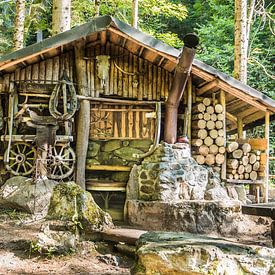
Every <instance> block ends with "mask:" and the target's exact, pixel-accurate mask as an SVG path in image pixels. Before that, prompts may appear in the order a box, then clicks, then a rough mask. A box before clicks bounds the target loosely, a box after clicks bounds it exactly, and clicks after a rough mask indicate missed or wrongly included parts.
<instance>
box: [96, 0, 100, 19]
mask: <svg viewBox="0 0 275 275" xmlns="http://www.w3.org/2000/svg"><path fill="white" fill-rule="evenodd" d="M99 15H100V0H95V16H99Z"/></svg>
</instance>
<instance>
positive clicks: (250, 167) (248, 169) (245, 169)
mask: <svg viewBox="0 0 275 275" xmlns="http://www.w3.org/2000/svg"><path fill="white" fill-rule="evenodd" d="M244 171H245V172H246V173H250V172H251V171H252V165H251V164H247V165H246V166H245V167H244Z"/></svg>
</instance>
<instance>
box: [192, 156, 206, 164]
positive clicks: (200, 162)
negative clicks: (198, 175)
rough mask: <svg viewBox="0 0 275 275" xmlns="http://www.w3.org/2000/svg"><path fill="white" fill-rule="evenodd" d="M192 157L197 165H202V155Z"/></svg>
mask: <svg viewBox="0 0 275 275" xmlns="http://www.w3.org/2000/svg"><path fill="white" fill-rule="evenodd" d="M193 157H194V159H195V160H196V162H197V163H198V164H204V163H205V157H204V156H202V155H195V156H193Z"/></svg>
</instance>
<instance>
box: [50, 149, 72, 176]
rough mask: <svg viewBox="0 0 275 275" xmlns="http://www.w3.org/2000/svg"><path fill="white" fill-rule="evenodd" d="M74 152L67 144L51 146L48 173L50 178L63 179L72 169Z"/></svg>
mask: <svg viewBox="0 0 275 275" xmlns="http://www.w3.org/2000/svg"><path fill="white" fill-rule="evenodd" d="M74 164H75V153H74V151H73V149H72V148H71V147H69V146H68V145H58V144H57V145H55V146H54V147H53V148H52V152H51V156H50V162H49V166H48V168H49V175H48V177H49V178H51V179H64V178H67V177H68V176H70V175H71V174H72V173H73V171H74Z"/></svg>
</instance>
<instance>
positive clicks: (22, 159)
mask: <svg viewBox="0 0 275 275" xmlns="http://www.w3.org/2000/svg"><path fill="white" fill-rule="evenodd" d="M7 155H8V150H6V151H5V154H4V159H5V160H6V159H7ZM35 161H36V150H35V148H34V147H33V146H32V145H30V144H28V143H25V142H17V143H14V144H12V145H11V148H10V154H9V162H8V163H6V169H7V170H8V171H9V172H10V173H12V174H13V175H15V176H27V175H29V174H31V173H32V172H33V170H34V168H35Z"/></svg>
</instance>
